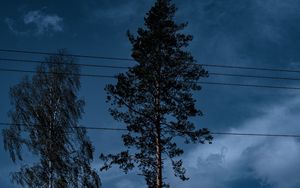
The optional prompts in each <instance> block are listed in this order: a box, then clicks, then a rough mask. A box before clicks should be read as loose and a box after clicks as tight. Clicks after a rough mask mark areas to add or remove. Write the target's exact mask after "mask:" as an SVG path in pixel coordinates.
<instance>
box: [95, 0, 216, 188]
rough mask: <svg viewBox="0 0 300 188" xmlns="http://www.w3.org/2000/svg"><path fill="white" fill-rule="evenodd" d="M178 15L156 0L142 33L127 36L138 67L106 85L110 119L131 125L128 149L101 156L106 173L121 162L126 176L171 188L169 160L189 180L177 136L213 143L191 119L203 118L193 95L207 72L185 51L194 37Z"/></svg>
mask: <svg viewBox="0 0 300 188" xmlns="http://www.w3.org/2000/svg"><path fill="white" fill-rule="evenodd" d="M175 12H176V7H175V5H174V4H173V3H172V2H171V1H170V0H157V1H156V3H155V5H154V6H153V7H152V8H151V10H150V11H149V12H148V13H147V15H146V17H145V26H144V27H143V28H139V29H138V32H137V33H138V35H137V36H136V37H135V36H133V35H132V34H130V33H128V36H129V40H130V42H131V44H132V46H133V48H132V57H133V58H134V59H135V61H136V62H137V65H135V66H133V67H132V68H130V69H129V70H128V72H126V73H125V74H123V73H121V74H119V75H118V76H117V79H118V81H117V84H116V85H107V87H106V91H107V93H108V97H107V99H108V101H109V102H110V103H111V108H110V112H111V115H112V116H113V117H114V118H115V119H116V120H118V121H121V122H123V123H124V124H125V125H126V127H127V130H128V132H127V134H124V135H123V136H122V138H123V142H124V145H125V146H126V147H128V149H127V150H126V151H123V152H121V153H119V154H109V155H103V154H102V155H101V156H100V158H102V159H103V160H104V161H105V164H104V166H103V167H102V170H107V169H108V168H110V167H111V166H112V165H113V164H118V165H119V166H120V168H121V169H123V170H124V171H125V172H126V173H127V172H128V170H131V169H133V168H134V167H136V166H137V167H138V168H139V169H140V170H141V172H142V174H143V176H144V177H145V180H146V183H147V185H148V187H150V188H161V187H166V186H168V185H167V183H166V182H164V181H163V179H164V178H163V167H164V158H165V157H168V158H169V159H170V160H171V162H172V165H173V170H174V174H175V176H177V177H179V178H180V179H182V180H187V179H188V178H187V177H186V176H185V169H184V167H183V165H182V160H176V157H178V156H180V155H181V154H183V152H184V151H183V149H181V148H179V147H178V146H177V145H176V142H175V141H178V139H175V138H176V137H182V138H184V139H185V142H186V143H191V142H192V143H196V142H200V143H204V142H205V141H208V142H210V141H211V140H212V137H211V136H210V134H209V131H208V130H207V129H205V128H204V129H197V128H196V127H195V125H194V124H193V123H192V122H191V121H190V120H189V118H190V117H196V116H201V115H202V113H201V111H200V110H198V109H197V108H196V106H195V102H196V100H195V99H194V98H193V91H197V90H200V89H201V87H200V85H199V84H198V83H197V81H198V80H199V79H200V78H201V77H207V76H208V73H207V71H205V70H204V69H203V68H202V67H201V65H199V64H196V62H195V60H194V58H193V57H192V55H191V54H190V53H189V52H188V51H186V47H187V46H188V43H189V42H190V41H191V40H192V36H191V35H185V34H182V33H180V32H179V31H181V30H182V29H184V28H185V27H186V26H187V24H186V23H183V24H177V23H175V22H174V15H175Z"/></svg>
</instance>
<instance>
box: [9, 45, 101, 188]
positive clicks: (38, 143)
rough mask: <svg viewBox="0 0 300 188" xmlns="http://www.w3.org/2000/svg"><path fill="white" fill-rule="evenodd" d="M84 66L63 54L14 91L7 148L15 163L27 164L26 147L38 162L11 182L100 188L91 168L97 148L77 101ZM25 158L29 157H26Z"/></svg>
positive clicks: (50, 60) (49, 186) (25, 169)
mask: <svg viewBox="0 0 300 188" xmlns="http://www.w3.org/2000/svg"><path fill="white" fill-rule="evenodd" d="M79 87H80V77H79V66H78V65H76V64H75V59H74V58H73V57H71V56H69V55H67V54H66V53H65V51H64V50H61V51H60V52H59V54H58V55H53V56H50V57H49V58H47V59H46V60H45V62H44V63H43V64H42V65H40V66H39V67H38V68H37V71H36V74H35V75H34V76H32V78H29V77H26V78H24V79H23V80H22V82H21V83H19V84H17V85H16V86H14V87H12V88H11V91H10V97H11V103H12V105H13V109H12V110H11V111H10V117H11V121H12V125H11V126H10V127H9V128H7V129H5V130H4V131H3V137H4V146H5V149H6V150H7V151H9V153H10V156H11V158H12V160H13V161H14V162H16V161H17V160H21V161H23V157H22V156H24V155H26V153H25V151H26V150H24V149H22V148H23V147H24V146H25V147H26V148H27V149H28V150H27V152H28V151H29V152H31V153H32V154H33V155H35V156H36V160H35V161H36V162H35V163H34V164H33V165H28V164H29V163H32V161H27V164H26V165H23V166H22V167H21V168H20V171H18V172H14V173H12V180H13V181H14V182H16V183H17V184H19V185H21V186H23V187H24V186H26V187H33V188H34V187H36V188H40V187H48V188H58V187H59V188H66V187H75V188H76V187H77V188H79V187H80V188H81V187H88V188H97V187H99V186H100V179H99V176H98V175H97V173H96V171H95V170H93V169H92V168H91V164H90V163H91V161H92V160H93V146H92V144H91V142H90V140H89V138H88V137H87V135H86V130H85V129H83V128H80V127H78V120H79V118H81V115H82V112H83V106H84V101H83V100H81V99H78V97H77V92H78V89H79ZM23 152H24V153H23Z"/></svg>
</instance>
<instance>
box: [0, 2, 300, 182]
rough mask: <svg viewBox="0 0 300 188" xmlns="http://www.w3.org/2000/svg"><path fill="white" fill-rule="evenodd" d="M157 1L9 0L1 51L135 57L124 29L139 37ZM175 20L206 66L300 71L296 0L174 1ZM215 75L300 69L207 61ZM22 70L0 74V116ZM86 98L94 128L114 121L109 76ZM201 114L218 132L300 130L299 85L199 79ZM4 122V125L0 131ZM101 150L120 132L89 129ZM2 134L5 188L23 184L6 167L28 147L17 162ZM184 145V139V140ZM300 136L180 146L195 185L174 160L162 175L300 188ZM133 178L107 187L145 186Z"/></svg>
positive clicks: (91, 85)
mask: <svg viewBox="0 0 300 188" xmlns="http://www.w3.org/2000/svg"><path fill="white" fill-rule="evenodd" d="M154 2H155V1H154V0H113V1H111V0H85V1H63V0H60V1H58V0H51V1H50V0H45V1H33V0H31V1H29V0H25V1H24V0H10V1H0V48H1V49H16V50H29V51H44V52H56V51H57V49H61V48H66V49H68V51H69V52H70V53H72V54H83V55H96V56H109V57H123V58H130V51H131V46H130V43H129V41H128V39H127V36H126V31H127V30H130V31H131V32H132V33H134V34H135V33H136V30H137V28H138V27H139V26H142V25H143V21H144V20H143V19H144V16H145V14H146V12H147V11H148V10H149V9H150V7H151V6H152V5H153V4H154ZM174 2H175V3H176V6H177V7H178V11H177V14H176V18H175V19H176V21H178V22H185V21H187V22H188V23H189V25H188V27H187V28H186V29H185V30H184V31H183V32H184V33H189V34H191V35H193V36H194V40H193V41H192V42H191V44H190V46H189V50H190V51H191V52H192V54H193V56H194V57H195V59H196V60H197V62H198V63H200V64H222V65H234V66H249V67H268V68H279V69H292V70H297V69H298V70H300V53H299V50H300V1H298V0H186V1H183V0H181V1H180V0H177V1H174ZM0 58H16V59H28V60H43V59H44V58H45V56H41V55H33V54H18V53H8V52H0ZM78 62H79V63H86V64H105V65H116V66H120V65H121V66H131V65H134V62H130V61H128V62H126V61H111V60H101V59H84V58H79V59H78ZM0 68H10V69H21V70H34V68H35V65H34V64H30V63H26V62H7V61H1V60H0ZM205 68H206V69H207V70H208V71H209V72H218V73H232V74H251V75H260V76H278V77H279V76H280V77H292V78H300V75H298V74H299V73H298V74H297V73H286V72H271V71H254V70H247V71H246V70H240V69H225V68H213V67H205ZM81 70H82V73H86V74H101V75H109V76H111V75H115V74H117V73H118V72H121V71H124V70H118V69H103V68H98V69H97V68H86V67H85V68H83V67H82V69H81ZM25 75H26V74H25V73H16V72H0V80H1V90H0V122H9V121H10V120H9V118H8V116H7V112H8V111H9V110H10V109H11V106H10V100H9V89H10V87H12V86H14V85H15V84H17V83H18V82H19V81H20V80H21V79H22V77H24V76H25ZM81 81H82V87H81V91H80V94H79V95H80V97H81V98H83V99H85V101H86V106H85V114H84V116H83V118H82V120H81V121H80V122H81V124H82V125H86V126H89V127H115V128H120V127H121V126H122V125H121V124H120V123H119V122H116V121H114V120H113V119H112V118H111V117H110V115H109V113H108V112H107V109H108V104H106V103H105V98H106V95H105V92H104V87H105V85H106V84H108V83H115V81H114V80H112V79H103V78H102V79H100V78H90V77H82V79H81ZM201 81H210V82H224V83H239V84H253V85H274V86H284V87H300V83H298V82H300V81H288V80H271V79H257V78H238V77H222V76H215V75H211V76H210V77H209V78H205V79H203V80H201ZM194 96H195V98H196V100H197V105H198V107H199V108H200V109H201V110H202V111H203V113H204V116H202V117H199V118H194V119H193V122H195V123H196V125H197V127H199V128H203V127H207V128H209V129H210V130H211V131H212V132H227V133H230V132H232V133H268V134H298V135H299V134H300V124H299V122H300V90H287V89H270V88H269V89H268V88H259V87H237V86H235V87H234V86H221V85H203V87H202V90H201V91H200V92H198V93H195V95H194ZM3 128H5V126H1V128H0V129H1V130H2V129H3ZM88 135H89V137H90V139H91V140H92V142H93V144H94V146H95V157H94V162H93V166H94V168H96V169H98V170H99V168H100V166H101V164H102V162H101V161H100V160H99V155H100V153H101V152H103V153H114V152H118V151H121V150H122V149H123V148H122V142H121V138H120V135H121V133H120V132H112V131H106V132H104V131H93V130H90V131H88ZM2 141H3V137H2V134H1V136H0V143H1V144H0V159H1V160H0V187H3V188H13V187H18V186H16V185H13V184H12V183H11V181H10V177H9V173H10V172H12V171H15V170H17V169H18V168H19V167H20V166H21V165H22V164H30V163H32V162H34V157H32V156H31V154H28V153H27V152H26V150H24V161H23V162H18V163H16V164H14V163H13V162H12V161H11V160H10V158H9V154H8V153H7V152H5V151H4V148H3V143H2ZM179 141H181V140H179ZM299 142H300V140H299V139H297V138H283V137H253V136H229V135H223V136H222V135H215V136H214V141H213V144H211V145H209V144H205V145H201V144H194V145H184V144H180V145H181V146H183V148H184V149H185V153H184V155H183V156H182V158H183V161H184V165H185V167H186V169H187V175H188V176H189V177H190V180H189V181H186V182H181V181H180V180H179V179H178V178H175V177H174V176H173V174H172V169H171V168H170V166H169V164H168V162H167V163H166V168H165V169H164V174H165V177H166V179H167V180H166V181H167V182H170V185H171V187H174V188H190V187H206V188H238V187H244V188H253V187H262V188H297V187H300V178H299V174H300V143H299ZM137 173H138V171H131V172H130V173H128V174H127V175H126V174H124V173H123V172H122V171H120V170H119V169H118V168H117V167H116V168H113V169H111V170H110V171H108V172H101V173H100V176H101V180H102V184H103V186H102V187H103V188H141V187H145V182H144V179H143V177H141V176H139V175H136V174H137Z"/></svg>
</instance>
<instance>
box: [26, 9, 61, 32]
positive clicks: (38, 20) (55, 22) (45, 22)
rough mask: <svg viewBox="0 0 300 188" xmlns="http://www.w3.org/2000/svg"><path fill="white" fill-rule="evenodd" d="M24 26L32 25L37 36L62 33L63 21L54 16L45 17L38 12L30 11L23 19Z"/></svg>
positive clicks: (45, 15)
mask: <svg viewBox="0 0 300 188" xmlns="http://www.w3.org/2000/svg"><path fill="white" fill-rule="evenodd" d="M23 21H24V24H26V25H29V24H33V25H34V26H35V27H36V32H37V34H44V33H45V32H50V31H53V32H60V31H63V26H62V23H63V19H62V18H61V17H59V16H57V15H55V14H53V15H47V14H45V13H43V12H42V11H40V10H36V11H30V12H28V13H27V14H26V15H25V16H24V18H23Z"/></svg>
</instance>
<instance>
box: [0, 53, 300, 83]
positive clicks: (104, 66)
mask: <svg viewBox="0 0 300 188" xmlns="http://www.w3.org/2000/svg"><path fill="white" fill-rule="evenodd" d="M0 61H10V62H27V63H35V64H42V63H45V61H38V60H25V59H11V58H0ZM62 64H70V63H62ZM75 64H76V65H79V66H82V67H97V68H112V69H128V68H130V67H127V66H115V65H96V64H84V63H75ZM209 75H214V76H229V77H242V78H259V79H273V80H289V81H300V78H293V77H274V76H260V75H249V74H231V73H220V72H209Z"/></svg>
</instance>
